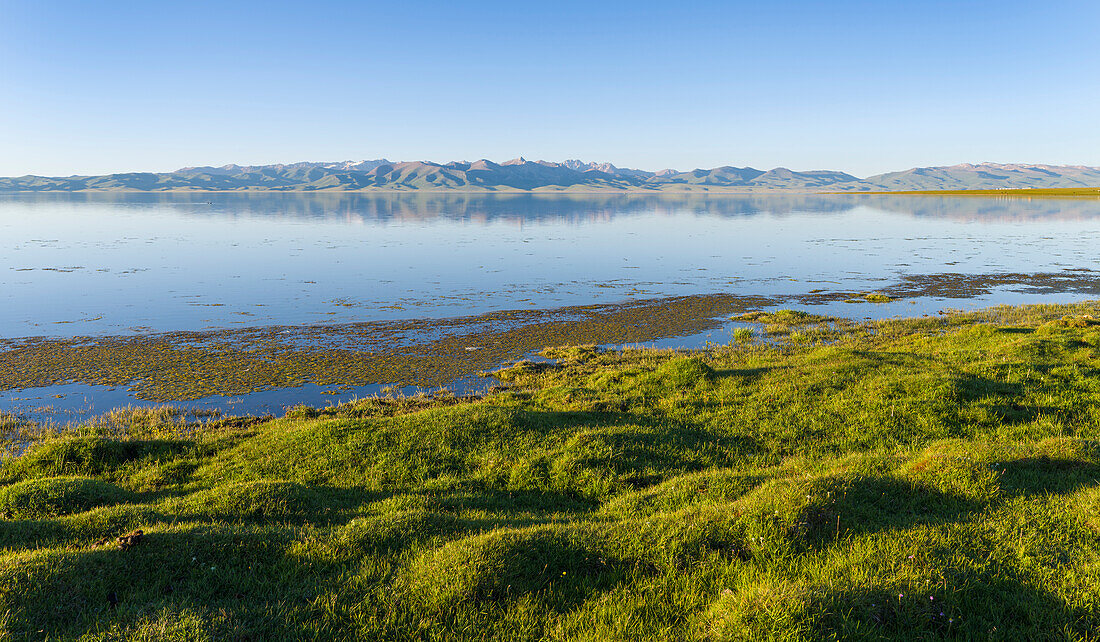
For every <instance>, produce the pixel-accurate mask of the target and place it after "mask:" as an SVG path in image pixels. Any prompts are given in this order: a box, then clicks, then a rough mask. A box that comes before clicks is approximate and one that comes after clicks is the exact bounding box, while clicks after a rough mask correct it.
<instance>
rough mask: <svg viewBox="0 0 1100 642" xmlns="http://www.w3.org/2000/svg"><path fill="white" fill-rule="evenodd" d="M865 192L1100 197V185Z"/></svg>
mask: <svg viewBox="0 0 1100 642" xmlns="http://www.w3.org/2000/svg"><path fill="white" fill-rule="evenodd" d="M864 194H893V195H906V196H908V195H916V196H924V195H927V196H1012V197H1021V196H1023V197H1045V198H1049V197H1052V196H1053V197H1091V198H1097V197H1100V187H1045V188H1044V187H1021V188H1016V189H933V190H910V191H889V192H864Z"/></svg>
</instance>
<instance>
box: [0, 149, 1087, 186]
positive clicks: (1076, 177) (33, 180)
mask: <svg viewBox="0 0 1100 642" xmlns="http://www.w3.org/2000/svg"><path fill="white" fill-rule="evenodd" d="M1075 187H1100V167H1089V166H1085V165H1048V164H1038V163H1037V164H1027V163H992V162H985V163H960V164H956V165H944V166H936V167H914V168H910V169H907V170H902V171H897V172H887V173H884V174H876V175H874V176H870V177H867V178H862V179H861V178H857V177H856V176H853V175H851V174H848V173H846V172H840V171H834V170H811V171H795V170H791V169H788V168H786V167H775V168H772V169H769V170H760V169H756V168H753V167H734V166H731V165H723V166H721V167H714V168H711V169H693V170H690V171H678V170H674V169H664V170H660V171H657V172H651V171H646V170H641V169H633V168H624V167H618V166H616V165H613V164H612V163H607V162H603V163H601V162H585V161H581V160H576V159H570V160H565V161H562V162H560V163H559V162H551V161H543V160H538V161H531V160H528V159H526V158H523V157H519V158H514V159H511V160H508V161H504V162H501V163H496V162H493V161H490V160H487V159H480V160H476V161H472V162H471V161H451V162H448V163H435V162H431V161H390V160H387V159H385V158H380V159H374V160H362V161H351V160H348V161H338V162H311V161H302V162H296V163H285V164H283V163H277V164H270V165H237V164H227V165H222V166H216V167H215V166H195V167H182V168H180V169H178V170H176V171H174V172H124V173H117V174H106V175H100V176H81V175H76V176H68V177H47V176H34V175H27V176H18V177H8V178H0V192H103V191H140V192H146V191H148V192H160V191H199V192H202V191H210V192H219V191H233V192H240V191H291V192H311V191H397V192H407V191H475V192H498V191H521V192H527V191H530V192H541V191H551V192H554V191H575V192H584V191H648V192H696V191H699V192H709V191H716V192H760V191H810V192H813V191H823V190H825V191H838V192H868V191H918V190H968V189H982V190H988V189H1016V188H1075Z"/></svg>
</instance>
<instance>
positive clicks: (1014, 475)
mask: <svg viewBox="0 0 1100 642" xmlns="http://www.w3.org/2000/svg"><path fill="white" fill-rule="evenodd" d="M994 470H999V471H1001V479H1000V484H1001V490H1002V491H1003V492H1004V494H1005V496H1006V498H1009V497H1018V496H1020V495H1033V494H1057V495H1068V494H1069V493H1072V492H1075V491H1077V490H1078V489H1080V488H1082V487H1084V486H1091V485H1095V484H1096V483H1097V482H1100V465H1097V464H1096V463H1093V462H1089V461H1081V460H1079V459H1055V458H1049V457H1034V458H1028V459H1016V460H1012V461H1007V462H1004V463H1002V464H998V465H997V466H995V467H994Z"/></svg>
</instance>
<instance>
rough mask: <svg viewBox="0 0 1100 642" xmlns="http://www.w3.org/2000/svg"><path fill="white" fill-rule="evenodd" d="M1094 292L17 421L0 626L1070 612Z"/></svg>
mask: <svg viewBox="0 0 1100 642" xmlns="http://www.w3.org/2000/svg"><path fill="white" fill-rule="evenodd" d="M1098 317H1100V303H1089V304H1077V305H1050V306H1030V307H999V308H992V309H989V310H984V311H980V312H975V313H967V314H945V315H940V316H937V317H924V318H914V319H903V320H887V321H874V322H867V323H854V322H851V321H842V320H837V319H830V318H827V317H820V316H814V315H809V314H806V313H800V312H798V311H783V310H776V311H772V312H758V313H755V314H750V315H748V316H747V317H745V319H744V320H745V322H747V323H752V324H754V327H760V328H768V327H770V326H782V327H783V328H785V332H786V334H777V335H775V337H776V340H774V341H773V340H768V341H753V342H735V343H731V344H730V345H727V346H712V347H710V348H708V349H706V350H697V351H673V350H656V349H627V350H611V349H605V348H601V347H599V346H598V345H579V346H562V347H557V348H552V349H547V350H544V351H542V352H541V354H540V355H539V357H538V358H539V360H537V361H536V360H535V357H532V359H531V360H528V361H524V362H520V363H517V364H516V365H514V366H511V367H508V368H506V369H505V370H503V371H502V372H500V373H499V378H500V379H501V381H503V382H505V386H503V387H502V388H500V389H498V390H496V391H494V392H492V393H490V394H486V395H483V396H480V397H471V398H462V397H455V396H453V395H446V394H440V395H419V396H415V397H409V398H400V397H377V398H372V399H365V400H361V401H358V402H355V403H349V404H344V405H341V406H336V407H332V408H325V409H311V408H305V407H301V408H296V409H294V410H292V411H291V412H289V413H288V414H287V415H286V416H285V417H282V418H271V419H251V420H244V419H236V418H230V417H206V418H193V419H192V420H189V422H188V426H187V427H185V426H182V425H179V423H178V421H177V419H178V417H177V416H175V415H172V414H171V413H162V414H161V415H160V416H159V417H158V416H157V415H153V414H151V415H150V416H149V417H147V419H148V421H144V422H143V421H142V420H141V417H140V416H135V417H133V420H132V421H127V420H126V418H125V416H124V414H125V413H123V416H120V417H118V418H116V422H117V423H116V424H114V425H115V429H114V430H113V431H107V430H103V429H102V428H94V427H93V428H88V429H85V430H83V431H81V430H78V429H75V428H73V429H70V430H69V431H68V432H66V433H64V434H58V435H53V436H50V435H48V434H41V435H37V436H35V438H34V439H33V440H32V443H31V445H30V447H29V449H28V450H27V451H26V452H25V454H23V455H22V456H19V457H13V456H9V457H5V458H4V459H3V461H2V462H0V484H2V486H0V504H2V505H3V506H6V507H11V508H9V514H8V515H7V517H6V518H5V519H4V520H3V521H0V613H4V614H5V615H4V619H3V623H4V629H5V631H6V632H7V633H8V634H9V635H11V636H12V637H13V638H16V639H18V638H41V637H46V636H48V637H50V638H61V639H73V638H80V637H84V638H85V639H119V638H142V637H144V638H161V637H164V636H172V635H174V636H177V637H181V638H186V639H190V638H197V639H204V638H205V639H232V638H245V637H248V638H251V639H314V638H337V639H343V638H349V639H350V638H363V639H393V638H397V639H438V640H444V639H454V640H459V639H544V638H550V639H649V640H658V639H660V640H664V639H684V640H695V639H698V640H734V639H774V638H781V639H804V640H811V639H831V638H836V639H852V638H868V639H869V638H874V639H899V640H900V639H924V638H953V639H986V638H989V637H990V636H1000V637H1001V638H1003V639H1064V638H1068V639H1087V638H1089V636H1091V635H1092V634H1093V632H1095V631H1096V630H1098V628H1100V609H1098V608H1097V604H1100V557H1098V556H1097V554H1096V542H1097V538H1098V537H1100V518H1098V517H1097V515H1100V491H1098V488H1100V326H1098V325H1096V324H1094V323H1092V321H1093V320H1094V319H1095V318H1098ZM814 328H827V329H828V332H829V333H830V335H829V336H830V340H829V341H828V342H817V341H808V340H807V341H792V340H789V337H790V336H791V335H793V334H796V333H798V334H804V335H806V336H810V334H811V333H813V332H814V331H815V330H814ZM822 331H824V330H822ZM160 430H164V431H165V432H164V433H163V434H158V431H160ZM139 531H140V533H139ZM120 538H122V539H121V541H120Z"/></svg>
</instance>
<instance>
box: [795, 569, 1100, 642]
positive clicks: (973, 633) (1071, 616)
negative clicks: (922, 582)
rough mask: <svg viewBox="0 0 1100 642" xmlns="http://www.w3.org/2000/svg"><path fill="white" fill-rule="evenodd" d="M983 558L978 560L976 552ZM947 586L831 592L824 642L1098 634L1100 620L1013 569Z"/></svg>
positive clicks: (823, 605) (959, 578) (951, 579)
mask: <svg viewBox="0 0 1100 642" xmlns="http://www.w3.org/2000/svg"><path fill="white" fill-rule="evenodd" d="M973 554H974V555H976V556H980V555H981V554H980V553H979V552H976V551H975V552H973ZM944 570H945V573H944V575H945V580H944V583H945V585H946V587H947V590H944V585H933V586H931V587H921V588H919V589H918V588H912V589H910V588H906V587H892V588H890V589H883V590H877V591H876V590H866V591H840V592H833V591H830V592H827V593H825V594H824V596H822V597H821V598H819V599H818V600H816V602H817V604H815V605H813V606H812V607H811V608H812V610H813V611H816V614H817V615H818V617H816V618H814V626H813V629H814V630H813V633H814V634H815V635H816V636H820V637H822V638H825V637H834V636H835V637H839V638H841V639H850V638H861V639H863V638H866V639H884V640H912V639H914V638H922V639H934V638H935V639H964V640H978V639H982V640H985V639H998V640H1040V639H1042V640H1054V639H1065V637H1066V636H1067V635H1069V636H1070V637H1076V636H1084V638H1083V639H1088V634H1090V633H1094V632H1095V631H1096V630H1097V627H1098V626H1100V614H1098V613H1097V612H1095V611H1090V610H1085V609H1080V608H1074V607H1072V606H1070V605H1069V604H1067V603H1066V602H1065V601H1063V600H1062V599H1059V598H1058V597H1057V596H1056V595H1052V594H1050V593H1048V592H1046V591H1041V590H1038V589H1036V588H1035V587H1033V586H1029V585H1028V584H1026V583H1024V582H1022V581H1020V580H1017V579H1015V575H1016V573H1015V571H1014V569H1012V568H999V569H993V570H990V569H985V570H983V571H973V570H969V569H967V570H963V569H958V568H948V569H944Z"/></svg>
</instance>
